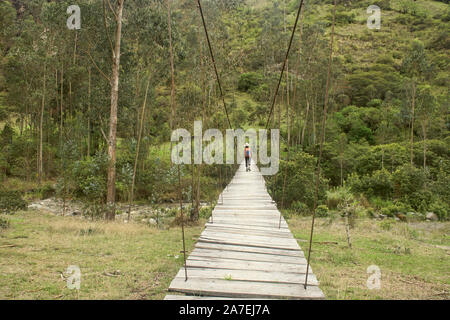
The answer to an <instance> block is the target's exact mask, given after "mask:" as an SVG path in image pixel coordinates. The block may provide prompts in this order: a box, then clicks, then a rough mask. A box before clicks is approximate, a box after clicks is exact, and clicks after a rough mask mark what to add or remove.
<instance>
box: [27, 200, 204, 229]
mask: <svg viewBox="0 0 450 320" xmlns="http://www.w3.org/2000/svg"><path fill="white" fill-rule="evenodd" d="M185 205H190V204H185ZM205 206H207V204H206V203H201V207H205ZM28 209H29V210H39V211H46V212H50V213H52V214H55V215H59V216H87V217H89V215H88V214H86V212H87V207H86V205H85V204H84V203H82V202H80V201H72V200H69V201H66V203H65V205H64V203H63V201H62V200H61V199H56V198H49V199H45V200H36V201H33V202H31V204H30V205H28ZM177 211H178V205H175V204H165V205H158V206H152V205H148V204H143V205H136V204H135V205H132V206H131V212H130V219H131V220H135V221H139V222H144V223H149V224H154V225H156V224H157V220H158V219H164V218H167V217H169V216H175V214H176V212H177ZM116 213H117V214H116V219H117V220H123V221H124V222H128V221H127V220H128V204H122V203H118V204H116Z"/></svg>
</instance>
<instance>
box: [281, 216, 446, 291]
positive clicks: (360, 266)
mask: <svg viewBox="0 0 450 320" xmlns="http://www.w3.org/2000/svg"><path fill="white" fill-rule="evenodd" d="M288 223H289V227H290V229H291V231H292V232H293V234H294V236H295V237H296V238H297V239H301V240H307V239H309V232H310V227H311V218H310V217H308V218H304V217H297V216H295V217H292V218H291V219H289V222H288ZM314 230H315V231H314V241H315V242H317V243H314V244H313V251H312V252H311V266H312V269H313V271H314V273H315V274H316V276H317V277H318V279H319V281H320V287H321V289H322V290H323V291H324V293H325V295H326V297H327V299H449V298H450V273H449V269H448V267H449V265H450V256H449V254H450V237H449V232H450V223H449V222H440V223H434V222H420V223H418V222H417V223H409V224H407V223H403V222H395V221H393V223H392V227H391V229H390V230H386V229H385V228H384V229H383V228H382V222H380V221H375V220H369V219H361V220H357V222H356V225H355V227H354V229H351V231H350V232H351V239H352V248H351V249H350V248H348V245H347V238H346V233H345V228H344V225H343V222H342V221H337V220H336V221H334V222H332V223H331V224H329V221H328V220H327V219H325V218H319V219H316V224H315V229H314ZM320 242H322V243H320ZM325 242H337V243H338V244H333V243H325ZM299 245H300V246H301V247H302V249H303V251H304V252H305V254H307V253H308V243H307V242H304V241H299ZM437 246H439V247H437ZM370 265H376V266H378V267H379V268H380V270H381V289H380V290H369V289H368V288H367V285H366V281H367V279H368V277H369V276H370V274H368V273H367V268H368V267H369V266H370Z"/></svg>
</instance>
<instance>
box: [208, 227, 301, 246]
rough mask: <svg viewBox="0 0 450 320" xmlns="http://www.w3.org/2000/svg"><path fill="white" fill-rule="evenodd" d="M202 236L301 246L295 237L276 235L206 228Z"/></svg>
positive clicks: (243, 241) (242, 241) (245, 241)
mask: <svg viewBox="0 0 450 320" xmlns="http://www.w3.org/2000/svg"><path fill="white" fill-rule="evenodd" d="M200 237H201V238H208V239H221V240H237V241H240V242H241V243H261V244H276V245H286V246H287V247H294V248H299V246H298V244H297V240H295V239H294V238H286V237H283V238H281V237H274V236H259V235H255V236H252V235H247V234H235V233H229V232H213V231H209V230H208V229H206V230H205V231H203V232H202V234H201V235H200Z"/></svg>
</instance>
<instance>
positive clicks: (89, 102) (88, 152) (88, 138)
mask: <svg viewBox="0 0 450 320" xmlns="http://www.w3.org/2000/svg"><path fill="white" fill-rule="evenodd" d="M88 77H89V81H88V136H87V156H88V157H90V156H91V68H89V69H88Z"/></svg>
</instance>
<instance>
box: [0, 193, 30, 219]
mask: <svg viewBox="0 0 450 320" xmlns="http://www.w3.org/2000/svg"><path fill="white" fill-rule="evenodd" d="M26 209H27V202H26V201H25V200H23V199H22V195H21V194H20V193H19V192H17V191H0V213H10V214H12V213H14V212H16V211H18V210H26Z"/></svg>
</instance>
